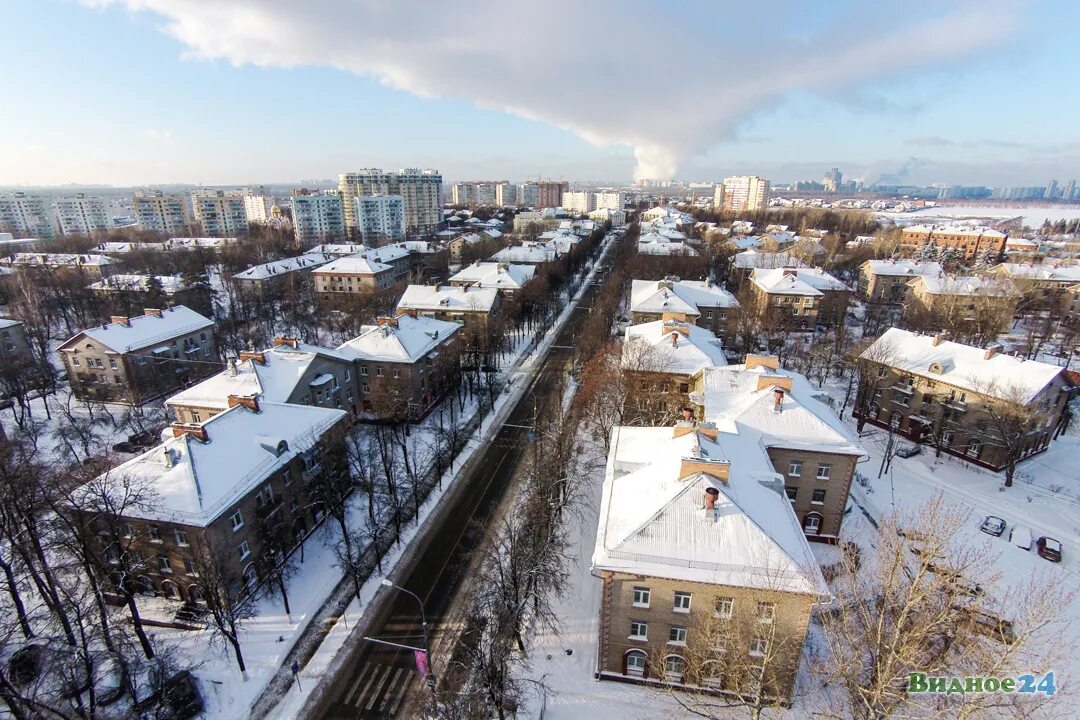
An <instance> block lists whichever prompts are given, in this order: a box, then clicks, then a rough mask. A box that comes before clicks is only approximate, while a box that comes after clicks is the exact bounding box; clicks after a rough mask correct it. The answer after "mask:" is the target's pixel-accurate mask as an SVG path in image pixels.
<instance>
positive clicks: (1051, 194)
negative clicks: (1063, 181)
mask: <svg viewBox="0 0 1080 720" xmlns="http://www.w3.org/2000/svg"><path fill="white" fill-rule="evenodd" d="M1057 194H1058V184H1057V180H1051V181H1050V182H1048V183H1047V184H1046V192H1044V193H1043V197H1044V198H1045V199H1047V200H1053V199H1054V198H1056V197H1057Z"/></svg>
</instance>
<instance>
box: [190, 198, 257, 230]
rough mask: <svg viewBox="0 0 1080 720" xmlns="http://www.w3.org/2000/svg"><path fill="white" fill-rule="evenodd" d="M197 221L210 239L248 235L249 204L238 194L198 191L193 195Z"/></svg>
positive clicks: (193, 207) (193, 206) (192, 200)
mask: <svg viewBox="0 0 1080 720" xmlns="http://www.w3.org/2000/svg"><path fill="white" fill-rule="evenodd" d="M191 206H192V209H193V210H194V212H195V221H196V222H198V223H199V225H200V226H201V227H202V231H203V233H205V234H206V235H207V236H208V237H236V236H238V235H247V233H248V219H247V204H246V202H245V200H244V196H243V195H242V194H240V193H238V192H225V191H224V190H198V191H196V192H193V193H191Z"/></svg>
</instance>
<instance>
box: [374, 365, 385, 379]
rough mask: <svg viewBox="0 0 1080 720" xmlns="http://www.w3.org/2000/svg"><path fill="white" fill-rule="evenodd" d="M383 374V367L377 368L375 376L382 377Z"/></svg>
mask: <svg viewBox="0 0 1080 720" xmlns="http://www.w3.org/2000/svg"><path fill="white" fill-rule="evenodd" d="M382 376H383V371H382V368H381V367H377V368H375V377H382Z"/></svg>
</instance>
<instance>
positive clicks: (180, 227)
mask: <svg viewBox="0 0 1080 720" xmlns="http://www.w3.org/2000/svg"><path fill="white" fill-rule="evenodd" d="M131 213H132V215H134V216H135V222H136V223H137V224H138V227H139V229H140V230H143V231H148V232H156V233H161V234H165V235H186V234H187V232H188V230H189V228H190V226H191V216H190V214H189V213H188V206H187V200H186V199H185V198H184V196H183V195H166V194H164V193H162V192H160V191H155V192H150V191H146V192H137V193H135V195H134V197H132V198H131Z"/></svg>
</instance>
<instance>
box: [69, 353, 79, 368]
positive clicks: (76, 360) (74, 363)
mask: <svg viewBox="0 0 1080 720" xmlns="http://www.w3.org/2000/svg"><path fill="white" fill-rule="evenodd" d="M70 357H71V364H72V365H74V366H75V367H79V358H77V357H75V356H74V355H71V356H70Z"/></svg>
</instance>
